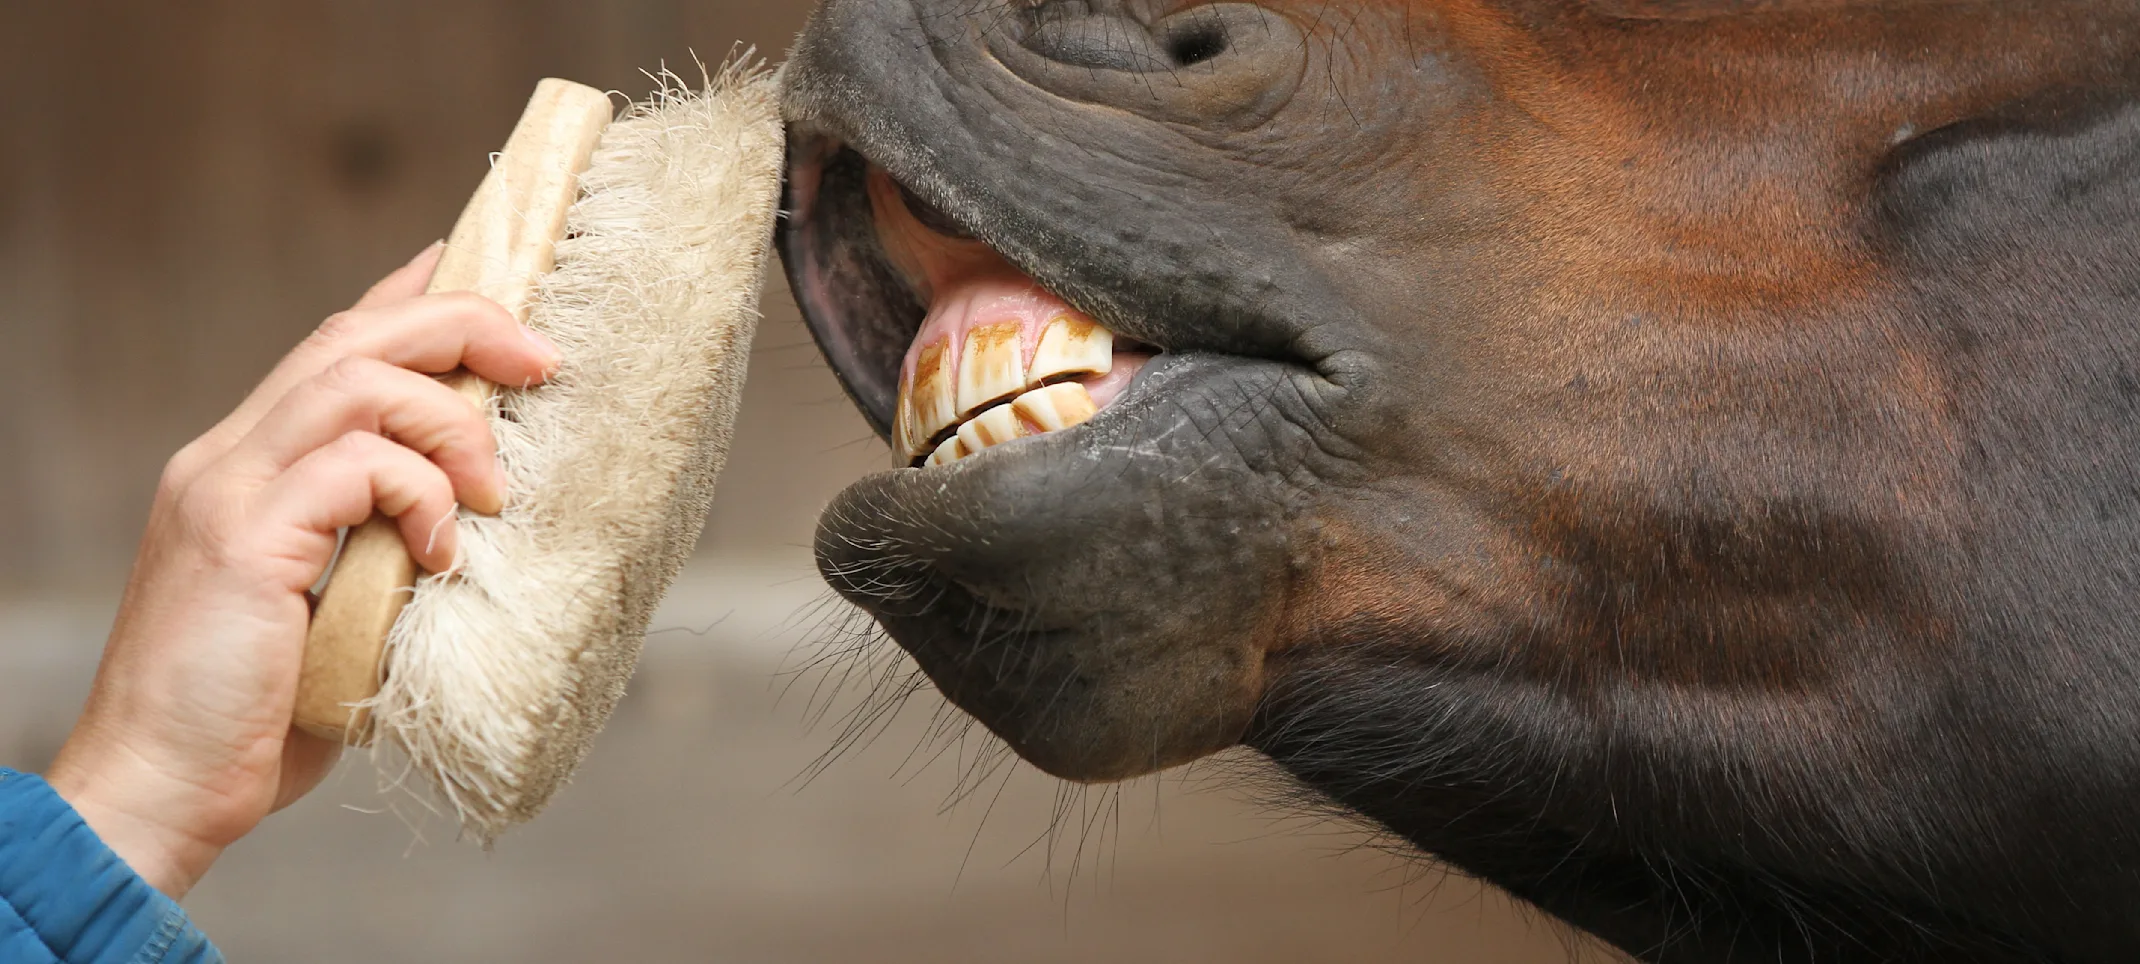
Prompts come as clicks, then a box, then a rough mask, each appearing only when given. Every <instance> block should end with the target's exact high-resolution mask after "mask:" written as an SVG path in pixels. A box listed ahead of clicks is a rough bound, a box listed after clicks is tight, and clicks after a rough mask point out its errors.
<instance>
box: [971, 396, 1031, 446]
mask: <svg viewBox="0 0 2140 964" xmlns="http://www.w3.org/2000/svg"><path fill="white" fill-rule="evenodd" d="M1027 434H1029V433H1028V432H1026V430H1025V425H1024V424H1023V423H1021V422H1019V421H1018V413H1017V412H1015V411H1012V410H1011V406H1009V405H998V406H996V407H995V408H991V409H989V410H988V411H985V412H982V413H981V414H979V415H976V416H974V417H973V418H971V419H969V420H967V422H966V424H964V425H961V426H959V441H960V442H961V443H964V445H965V447H966V454H968V455H972V454H973V453H975V452H979V451H980V450H982V449H985V448H988V447H990V446H994V445H1002V444H1003V443H1005V442H1008V441H1010V440H1012V439H1014V438H1021V437H1023V436H1025V435H1027Z"/></svg>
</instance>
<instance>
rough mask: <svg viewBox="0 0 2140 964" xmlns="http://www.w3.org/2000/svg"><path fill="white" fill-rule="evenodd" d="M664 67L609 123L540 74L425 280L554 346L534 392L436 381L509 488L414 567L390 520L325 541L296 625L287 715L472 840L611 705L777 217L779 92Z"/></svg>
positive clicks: (713, 420) (563, 774)
mask: <svg viewBox="0 0 2140 964" xmlns="http://www.w3.org/2000/svg"><path fill="white" fill-rule="evenodd" d="M672 81H673V78H665V80H664V83H665V89H664V90H662V91H660V92H658V93H656V94H655V95H654V97H653V98H652V99H651V100H649V101H647V102H645V103H641V104H636V105H633V106H632V107H631V108H630V109H629V110H627V111H626V112H625V113H624V115H623V116H622V117H621V118H618V119H616V120H614V121H612V113H613V109H612V104H611V102H610V100H609V98H608V96H607V95H605V94H603V93H602V92H600V91H597V90H594V89H593V88H589V87H584V86H581V85H578V84H573V83H569V82H566V81H561V80H545V81H543V82H542V83H541V84H540V85H539V86H538V87H537V89H536V91H535V95H534V97H533V99H532V100H531V101H530V102H529V104H528V108H527V111H526V113H525V114H524V115H523V116H522V117H521V119H520V122H519V124H518V125H517V126H516V127H515V128H514V130H513V134H512V137H511V139H510V140H508V141H507V142H506V146H505V149H504V150H503V151H502V152H501V153H500V154H498V155H497V156H496V158H495V159H494V162H493V164H492V166H491V170H490V173H489V175H488V176H487V177H486V178H485V179H484V181H483V183H482V186H481V187H480V188H478V190H477V191H476V193H475V195H474V197H473V198H472V199H471V200H470V201H469V203H468V207H467V209H466V210H465V211H464V212H463V213H462V215H461V218H460V221H459V222H458V223H457V224H456V225H455V226H454V229H453V233H452V235H451V236H450V237H449V238H448V239H447V243H446V248H445V251H444V252H443V254H442V256H441V258H440V261H439V266H438V272H437V274H436V276H435V277H434V279H433V281H432V283H431V290H432V291H434V292H438V291H474V292H478V293H481V294H483V295H485V296H488V297H490V298H491V299H493V300H495V301H497V302H498V303H499V304H501V305H504V306H505V307H506V309H507V310H509V311H512V312H513V313H514V314H515V315H516V316H518V317H519V318H521V319H522V320H523V321H524V322H526V323H527V324H528V325H529V326H530V327H532V328H534V329H536V330H538V331H541V332H542V333H543V334H545V335H547V336H549V338H550V340H551V341H553V342H555V343H556V344H557V346H558V348H559V350H560V352H561V353H562V354H563V362H562V364H561V365H560V366H559V368H558V370H557V372H556V374H555V375H554V376H553V377H552V378H551V379H550V380H549V381H548V383H546V384H544V385H542V386H539V387H535V388H528V389H523V388H518V387H512V386H504V387H499V386H492V385H490V384H488V383H485V382H483V381H482V380H481V379H479V378H477V377H475V376H473V375H471V374H468V373H466V372H458V373H455V374H454V375H451V376H447V380H448V381H449V382H450V383H451V384H453V385H454V387H456V388H457V389H459V390H460V391H461V392H462V393H463V394H465V395H466V396H468V397H469V398H470V399H471V400H472V401H473V402H475V403H476V404H479V405H482V406H484V407H486V409H487V410H488V411H489V414H490V421H491V427H492V428H493V430H494V431H495V432H496V434H497V437H498V457H499V461H500V464H501V465H502V466H503V467H504V469H505V473H506V477H507V491H508V505H507V507H506V508H505V510H504V511H503V512H501V513H499V514H498V515H496V516H480V515H474V514H471V513H467V512H463V513H462V515H461V517H460V519H459V522H458V524H459V525H460V527H461V541H460V546H461V548H460V556H459V559H458V560H457V562H456V564H455V566H454V568H453V569H452V571H450V572H445V573H438V574H432V575H425V576H423V577H422V578H418V572H417V568H416V565H415V563H414V562H413V561H412V560H411V559H410V558H409V554H408V552H407V551H406V550H405V548H404V547H403V545H402V543H401V540H400V537H399V535H397V533H396V530H395V527H394V524H393V521H392V520H391V519H385V518H374V519H372V520H371V521H370V522H369V523H367V524H365V525H364V526H361V527H359V528H356V529H353V530H351V531H350V532H349V535H348V538H347V540H346V541H345V543H344V546H343V549H342V553H341V556H340V558H339V559H338V561H337V562H336V565H335V568H334V571H333V573H332V575H331V577H330V581H329V583H328V585H327V587H326V589H325V591H324V592H323V593H322V595H321V597H320V602H319V606H318V609H317V610H316V611H315V612H314V614H313V620H312V626H311V633H310V637H309V639H308V641H307V644H306V649H305V657H304V668H303V675H302V678H301V681H300V684H299V698H298V706H297V725H298V726H300V727H301V728H303V729H304V730H306V731H307V732H310V733H313V734H317V735H320V736H325V737H328V738H331V739H337V740H342V741H345V742H348V743H351V744H355V745H364V744H369V743H373V742H377V743H383V744H386V745H389V746H392V747H394V748H396V749H398V750H400V751H401V752H403V753H405V754H406V755H407V757H408V759H409V761H410V762H411V764H412V765H413V767H414V769H415V770H416V771H417V772H420V773H423V774H424V775H426V776H427V777H429V779H430V782H431V783H432V784H433V786H434V787H436V788H437V790H438V791H439V792H440V793H441V794H442V795H443V796H444V797H445V798H446V799H447V800H448V801H450V803H451V804H452V805H453V807H454V809H455V810H456V811H457V812H458V814H459V816H460V820H461V825H462V827H463V829H464V830H465V831H466V832H468V833H470V834H471V835H473V836H474V837H476V838H477V839H479V840H481V841H482V842H484V843H486V844H488V843H489V842H490V841H492V840H493V839H495V838H496V837H497V835H498V834H499V833H501V832H502V831H504V830H505V829H506V828H508V827H510V826H512V825H514V824H516V823H519V822H522V821H525V820H528V819H530V818H532V817H533V816H534V815H535V814H536V813H537V812H538V811H540V810H541V809H542V806H543V804H544V803H545V802H547V801H548V799H549V798H550V795H551V794H552V793H554V792H555V791H556V790H557V789H558V788H559V787H560V786H561V785H562V784H563V783H564V782H565V781H566V780H567V779H568V778H569V777H570V775H571V773H572V771H573V769H574V768H575V767H576V766H577V765H578V764H579V761H580V759H581V758H582V757H583V756H585V754H586V752H587V749H588V746H589V744H590V743H591V742H592V741H593V739H594V736H595V734H596V733H597V732H598V731H599V730H600V729H601V727H602V725H603V724H604V723H605V722H606V721H607V720H608V718H609V714H610V711H611V710H612V709H613V708H614V707H615V705H616V702H617V700H618V698H619V697H620V696H622V695H623V692H624V688H625V684H626V682H627V681H628V680H629V679H630V677H631V674H632V671H633V669H634V668H635V667H636V665H637V663H638V659H639V651H640V647H641V644H642V642H643V638H644V635H645V632H646V627H647V622H648V620H649V619H650V618H651V617H652V615H653V612H654V609H655V607H656V605H657V604H658V603H659V602H660V600H661V597H662V596H663V595H664V594H665V593H666V592H667V591H668V587H669V585H670V583H671V582H672V581H673V580H674V579H675V577H676V574H677V571H678V570H679V569H680V568H681V567H682V565H683V563H684V560H685V559H686V557H688V556H689V555H690V553H691V551H692V548H693V547H694V545H695V544H696V542H697V539H698V533H699V530H700V527H701V525H702V524H703V521H704V518H705V514H706V510H707V507H708V505H709V504H710V502H711V501H712V497H713V488H714V479H715V477H716V476H717V475H718V474H719V472H720V469H721V465H722V462H723V460H724V459H725V457H726V455H727V451H728V443H729V439H730V435H731V430H732V427H733V423H734V418H735V411H736V407H737V404H738V401H739V398H740V396H741V393H742V387H743V376H744V369H745V365H746V362H747V355H748V353H749V351H750V342H751V337H752V334H753V333H754V331H755V329H756V324H757V317H758V314H757V308H758V296H759V291H760V287H761V285H762V283H763V276H764V271H765V267H766V260H767V257H768V251H769V249H770V246H771V238H772V227H773V218H774V210H775V208H776V206H777V205H778V202H779V189H780V172H781V164H782V152H783V150H784V144H783V130H782V127H781V122H780V114H779V107H778V104H779V101H778V93H777V89H776V87H775V86H774V84H773V81H772V79H771V78H770V77H769V76H767V75H766V74H764V73H763V72H761V71H755V70H748V69H744V68H740V67H731V68H728V69H725V70H723V71H722V72H720V74H718V75H717V76H716V77H715V78H714V79H712V80H710V81H709V82H708V84H707V89H706V90H704V91H702V92H692V91H689V90H686V89H684V88H683V87H682V86H681V85H680V84H673V83H672Z"/></svg>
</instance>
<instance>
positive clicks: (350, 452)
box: [327, 432, 391, 464]
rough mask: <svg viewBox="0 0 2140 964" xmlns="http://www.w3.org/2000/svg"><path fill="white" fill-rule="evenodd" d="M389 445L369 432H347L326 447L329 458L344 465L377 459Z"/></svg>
mask: <svg viewBox="0 0 2140 964" xmlns="http://www.w3.org/2000/svg"><path fill="white" fill-rule="evenodd" d="M389 444H391V443H389V442H387V440H386V439H384V438H381V437H379V436H378V435H374V434H372V433H370V432H348V433H345V434H343V435H342V436H341V437H340V438H337V439H335V440H334V441H333V442H331V443H329V444H328V446H327V453H328V455H329V456H330V457H332V458H334V459H337V460H339V461H342V462H345V463H359V464H361V463H368V462H371V461H372V460H374V459H376V458H378V457H379V452H380V450H381V448H382V447H383V446H387V445H389Z"/></svg>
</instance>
